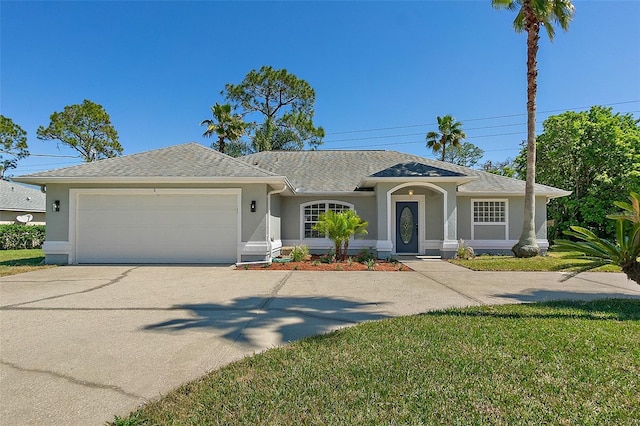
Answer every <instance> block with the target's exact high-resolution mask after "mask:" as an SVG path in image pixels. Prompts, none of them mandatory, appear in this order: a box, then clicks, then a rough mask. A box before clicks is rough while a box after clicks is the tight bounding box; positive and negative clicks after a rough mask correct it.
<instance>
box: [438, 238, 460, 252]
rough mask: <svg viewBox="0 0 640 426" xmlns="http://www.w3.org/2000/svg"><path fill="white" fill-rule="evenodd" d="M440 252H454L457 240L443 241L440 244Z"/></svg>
mask: <svg viewBox="0 0 640 426" xmlns="http://www.w3.org/2000/svg"><path fill="white" fill-rule="evenodd" d="M440 250H442V251H455V250H458V241H457V240H443V241H441V242H440Z"/></svg>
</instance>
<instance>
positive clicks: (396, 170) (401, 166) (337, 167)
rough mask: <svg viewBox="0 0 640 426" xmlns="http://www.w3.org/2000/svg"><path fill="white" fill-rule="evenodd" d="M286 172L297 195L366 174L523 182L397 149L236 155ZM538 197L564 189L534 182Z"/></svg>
mask: <svg viewBox="0 0 640 426" xmlns="http://www.w3.org/2000/svg"><path fill="white" fill-rule="evenodd" d="M240 159H241V160H243V161H246V162H247V163H249V164H251V165H254V166H257V167H260V168H262V169H265V170H269V171H271V172H273V173H276V174H279V175H284V176H287V178H288V179H289V181H290V182H291V184H292V185H293V186H294V187H295V188H296V191H297V192H299V193H304V192H351V191H354V190H355V189H356V187H357V186H358V184H359V183H360V181H361V180H362V179H364V178H366V177H373V178H377V177H382V178H384V177H422V176H423V177H464V176H469V177H473V178H475V180H472V181H470V182H467V183H464V184H462V185H460V186H459V189H458V190H459V193H460V194H461V195H463V194H465V193H469V195H472V194H474V193H485V194H493V193H495V194H524V187H525V182H524V181H521V180H518V179H512V178H508V177H504V176H498V175H494V174H491V173H487V172H483V171H480V170H474V169H470V168H468V167H462V166H458V165H455V164H451V163H446V162H442V161H438V160H432V159H429V158H423V157H419V156H416V155H411V154H404V153H401V152H397V151H264V152H258V153H255V154H251V155H247V156H245V157H241V158H240ZM536 192H537V193H538V194H541V195H548V196H552V197H553V196H563V195H567V194H568V193H567V191H563V190H561V189H558V188H553V187H550V186H546V185H539V184H537V185H536Z"/></svg>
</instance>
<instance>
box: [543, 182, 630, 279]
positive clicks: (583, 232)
mask: <svg viewBox="0 0 640 426" xmlns="http://www.w3.org/2000/svg"><path fill="white" fill-rule="evenodd" d="M630 199H631V202H630V203H625V202H621V201H616V202H615V203H614V204H615V205H616V206H618V207H620V208H621V209H623V212H621V213H617V214H610V215H607V218H608V219H612V220H615V221H616V227H615V229H616V240H615V242H612V241H609V240H607V239H604V238H600V237H598V236H597V235H596V234H595V233H593V232H592V231H590V230H588V229H586V228H582V227H580V226H571V227H570V228H571V230H570V231H564V234H565V235H568V236H570V237H574V238H575V239H576V240H578V241H570V240H557V241H556V246H555V248H556V249H557V250H559V251H569V252H575V253H576V254H572V255H571V256H572V257H576V256H578V257H582V258H585V259H588V260H590V261H591V262H590V263H589V264H588V265H587V266H585V268H584V269H593V268H597V267H598V266H602V265H606V264H614V265H618V266H620V268H621V269H622V272H624V273H625V274H626V275H627V278H629V279H630V280H633V281H635V282H636V283H638V284H640V261H639V260H638V259H639V257H640V194H638V193H636V192H632V193H631V196H630Z"/></svg>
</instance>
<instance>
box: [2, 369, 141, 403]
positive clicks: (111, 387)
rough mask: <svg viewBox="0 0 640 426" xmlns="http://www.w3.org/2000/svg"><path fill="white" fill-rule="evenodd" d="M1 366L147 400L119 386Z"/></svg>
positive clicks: (53, 372)
mask: <svg viewBox="0 0 640 426" xmlns="http://www.w3.org/2000/svg"><path fill="white" fill-rule="evenodd" d="M0 364H2V365H4V366H7V367H10V368H13V369H14V370H18V371H21V372H23V373H34V374H46V375H48V376H53V377H55V378H58V379H63V380H66V381H68V382H70V383H73V384H76V385H80V386H85V387H88V388H92V389H105V390H110V391H113V392H117V393H119V394H121V395H125V396H128V397H130V398H136V399H138V400H140V399H145V398H144V397H142V396H140V395H136V394H133V393H131V392H127V391H125V390H123V389H122V388H121V387H119V386H114V385H103V384H101V383H95V382H89V381H86V380H80V379H76V378H75V377H72V376H68V375H66V374H62V373H57V372H55V371H49V370H42V369H39V368H24V367H20V366H19V365H16V364H14V363H11V362H7V361H0Z"/></svg>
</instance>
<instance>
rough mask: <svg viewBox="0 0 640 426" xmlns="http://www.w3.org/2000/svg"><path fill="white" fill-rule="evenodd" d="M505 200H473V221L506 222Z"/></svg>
mask: <svg viewBox="0 0 640 426" xmlns="http://www.w3.org/2000/svg"><path fill="white" fill-rule="evenodd" d="M506 211H507V202H506V201H498V200H492V201H474V202H473V223H506V221H507V218H506Z"/></svg>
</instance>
